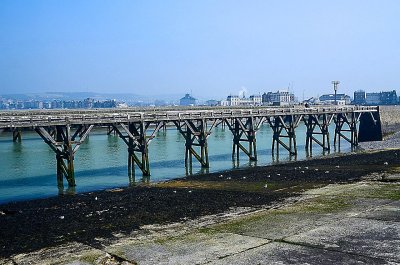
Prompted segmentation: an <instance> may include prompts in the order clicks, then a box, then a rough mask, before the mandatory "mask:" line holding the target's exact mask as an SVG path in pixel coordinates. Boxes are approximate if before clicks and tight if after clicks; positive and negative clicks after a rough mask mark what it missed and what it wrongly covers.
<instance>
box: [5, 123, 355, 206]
mask: <svg viewBox="0 0 400 265" xmlns="http://www.w3.org/2000/svg"><path fill="white" fill-rule="evenodd" d="M331 127H332V128H331V129H333V126H331ZM296 134H297V144H298V156H297V159H298V160H299V159H304V158H306V153H305V127H303V126H300V127H299V128H297V129H296ZM331 138H332V139H331V141H333V133H331ZM208 141H209V159H210V169H209V172H216V171H221V170H227V169H232V168H233V167H235V165H234V164H233V162H232V153H231V152H232V133H231V132H230V131H229V130H228V128H225V129H222V128H215V129H214V130H213V132H212V134H211V136H210V137H209V139H208ZM271 141H272V130H271V129H270V128H269V127H268V126H267V125H264V126H262V127H261V129H260V130H259V131H258V133H257V151H258V161H257V165H267V164H271V163H273V162H276V158H275V161H274V159H273V157H272V153H271V145H272V142H271ZM348 149H349V145H348V144H347V143H345V142H344V141H343V140H342V150H348ZM149 152H150V153H149V156H150V170H151V177H150V181H162V180H168V179H172V178H177V177H181V176H185V174H186V170H185V166H184V155H185V154H184V139H183V137H182V136H181V135H180V134H179V133H178V131H177V130H176V129H174V128H169V129H168V130H167V131H166V132H159V133H158V134H157V136H156V138H155V139H154V140H153V141H152V142H151V144H150V147H149ZM313 155H314V157H315V156H317V155H322V149H321V148H320V147H317V146H316V145H315V146H314V150H313ZM287 160H289V155H288V153H287V151H286V150H283V148H282V149H281V152H280V157H279V161H287ZM195 161H196V163H195ZM254 165H255V164H254V163H251V164H250V163H249V162H248V158H247V156H246V155H244V154H243V153H241V157H240V167H249V166H254ZM127 172H128V169H127V147H126V145H125V143H124V142H123V141H122V140H121V139H120V138H118V137H117V136H108V135H106V133H105V131H103V130H101V129H98V130H95V131H93V132H91V134H90V136H89V138H88V139H87V140H86V141H85V143H84V144H82V145H81V147H80V149H79V151H78V152H77V153H76V156H75V178H76V183H77V186H76V188H75V191H76V192H84V191H93V190H100V189H105V188H113V187H121V186H128V185H135V183H141V182H143V181H146V180H143V179H142V177H141V173H140V170H139V169H137V170H136V179H134V180H133V179H129V177H128V174H127ZM192 172H193V173H194V174H196V173H201V167H200V166H199V163H197V160H195V159H194V158H193V171H192ZM65 186H66V187H67V185H66V184H65ZM59 192H60V191H59V190H58V188H57V180H56V163H55V154H54V152H53V151H52V150H51V149H50V148H49V147H48V146H47V144H45V143H44V142H43V140H42V139H41V138H39V136H38V135H37V134H36V133H35V132H23V135H22V142H21V143H14V142H12V135H11V133H9V132H7V133H6V132H0V204H1V203H5V202H9V201H17V200H26V199H33V198H42V197H49V196H54V195H57V194H58V193H59ZM61 192H68V190H64V191H61Z"/></svg>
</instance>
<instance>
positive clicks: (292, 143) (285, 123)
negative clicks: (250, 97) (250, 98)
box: [267, 115, 301, 156]
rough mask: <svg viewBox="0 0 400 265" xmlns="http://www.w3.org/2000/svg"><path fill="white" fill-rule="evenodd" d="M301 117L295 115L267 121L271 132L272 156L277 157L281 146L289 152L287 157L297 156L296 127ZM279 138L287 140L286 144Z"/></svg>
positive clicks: (274, 117) (271, 118) (277, 117)
mask: <svg viewBox="0 0 400 265" xmlns="http://www.w3.org/2000/svg"><path fill="white" fill-rule="evenodd" d="M300 118H301V117H296V116H295V115H283V116H273V117H269V118H268V119H267V121H268V123H269V125H270V127H271V128H272V131H273V136H272V154H275V148H276V154H277V155H278V156H279V147H280V146H282V147H283V148H284V149H286V150H287V151H288V152H289V155H297V143H296V132H295V130H296V127H297V125H298V124H299V121H300ZM281 138H288V143H285V142H283V141H282V140H281Z"/></svg>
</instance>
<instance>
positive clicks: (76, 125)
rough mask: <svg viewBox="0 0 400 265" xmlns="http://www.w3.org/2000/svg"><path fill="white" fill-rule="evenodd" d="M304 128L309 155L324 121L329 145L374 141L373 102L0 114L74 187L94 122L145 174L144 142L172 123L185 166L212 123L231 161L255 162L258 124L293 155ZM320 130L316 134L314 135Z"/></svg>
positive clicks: (203, 148)
mask: <svg viewBox="0 0 400 265" xmlns="http://www.w3.org/2000/svg"><path fill="white" fill-rule="evenodd" d="M301 123H304V125H305V126H306V149H307V152H308V153H309V154H312V149H313V144H317V146H320V147H321V148H322V149H323V150H324V151H329V150H330V148H331V144H330V141H331V139H330V135H329V127H330V126H334V132H335V134H334V143H333V144H334V146H338V147H339V148H340V141H341V139H343V140H345V141H347V142H349V143H350V144H351V145H352V146H357V145H358V142H359V141H379V140H382V131H381V121H380V115H379V107H365V106H340V107H339V106H336V107H312V108H304V107H287V108H271V107H269V108H267V107H258V108H208V109H198V108H196V109H177V110H171V109H146V110H141V111H137V110H135V109H102V110H36V111H3V112H0V130H1V129H5V130H10V131H11V132H12V137H13V140H14V141H21V139H22V138H23V137H22V129H23V128H29V129H33V130H35V131H36V132H37V133H38V135H40V137H41V138H42V139H43V140H44V142H45V143H47V144H48V145H49V146H50V148H51V149H52V150H53V151H54V153H55V157H56V161H57V180H58V184H59V186H62V185H63V180H64V178H65V179H66V180H67V182H68V184H69V186H75V177H74V156H75V153H76V152H77V151H78V149H79V147H80V145H81V144H83V143H84V141H85V139H86V138H87V137H88V135H89V133H90V131H91V130H92V129H93V128H94V127H95V126H98V127H99V126H101V127H106V128H108V130H107V133H108V134H111V133H114V134H116V135H118V136H119V137H120V138H121V139H122V140H123V141H124V142H125V143H126V145H127V149H128V171H129V172H128V173H129V174H130V175H132V174H134V171H135V166H136V167H137V168H139V169H140V171H141V172H142V174H143V175H145V176H149V175H150V161H149V151H148V146H149V144H150V143H151V141H152V140H153V139H154V138H155V137H156V135H157V132H158V131H159V130H160V129H165V128H166V126H167V125H168V126H174V127H175V128H176V129H177V130H178V131H179V132H180V133H181V134H182V136H183V137H184V139H185V156H184V157H185V166H186V167H191V166H192V163H193V157H194V158H195V159H196V160H197V161H198V162H199V163H200V164H201V166H202V167H204V168H208V167H209V166H210V161H209V158H208V144H207V138H208V137H209V135H210V134H211V133H212V130H213V128H215V127H216V126H226V127H227V128H229V131H230V132H231V133H232V135H233V143H232V159H237V160H239V152H243V153H244V154H246V155H247V156H248V158H249V160H251V161H257V146H256V133H257V131H258V130H259V129H260V127H261V125H262V124H268V125H269V126H270V127H271V129H272V131H273V139H272V152H273V153H274V154H277V155H279V151H280V149H283V150H286V151H287V152H288V154H289V155H290V156H296V155H297V142H296V128H297V127H298V126H299V125H300V124H301ZM318 135H320V136H321V137H319V136H318Z"/></svg>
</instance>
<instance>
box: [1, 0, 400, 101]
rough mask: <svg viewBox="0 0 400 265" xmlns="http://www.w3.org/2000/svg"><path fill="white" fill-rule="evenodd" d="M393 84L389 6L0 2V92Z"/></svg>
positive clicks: (397, 18)
mask: <svg viewBox="0 0 400 265" xmlns="http://www.w3.org/2000/svg"><path fill="white" fill-rule="evenodd" d="M332 80H340V82H341V84H340V86H339V92H345V93H348V94H352V92H353V91H354V90H357V89H364V90H367V91H372V90H386V89H397V88H398V87H399V84H400V82H399V81H400V1H398V0H392V1H389V0H379V1H378V0H376V1H368V0H362V1H361V0H360V1H356V0H354V1H352V0H342V1H340V0H339V1H336V0H335V1H331V0H329V1H328V0H327V1H324V0H315V1H311V0H304V1H297V0H291V1H289V0H276V1H268V0H261V1H249V0H247V1H240V0H229V1H223V0H218V1H215V0H199V1H187V0H182V1H172V0H170V1H164V0H160V1H151V0H146V1H144V0H143V1H134V0H129V1H116V0H112V1H111V0H110V1H101V0H93V1H90V0H79V1H78V0H67V1H61V0H48V1H44V0H34V1H33V0H26V1H20V0H2V1H0V94H4V93H26V92H39V91H40V92H43V91H93V92H131V93H136V94H143V95H152V94H165V93H182V94H183V93H185V92H190V91H193V95H194V96H197V97H200V98H223V97H225V96H226V95H227V94H229V93H238V92H239V90H241V89H242V88H245V89H247V91H249V93H251V94H253V93H259V92H264V91H271V90H272V91H275V90H277V89H282V88H286V87H288V85H289V83H291V86H292V91H294V92H295V94H296V95H297V96H298V97H299V98H300V99H301V98H302V94H303V92H304V94H305V96H306V97H307V96H316V95H320V94H323V93H328V92H331V91H332V85H331V81H332Z"/></svg>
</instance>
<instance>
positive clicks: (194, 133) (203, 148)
mask: <svg viewBox="0 0 400 265" xmlns="http://www.w3.org/2000/svg"><path fill="white" fill-rule="evenodd" d="M195 123H196V124H195ZM174 124H175V126H176V128H177V129H178V131H179V132H180V133H181V135H182V136H183V137H184V138H185V166H186V168H188V167H189V168H191V167H192V166H193V157H194V158H196V160H197V161H198V162H199V163H200V164H201V166H202V167H203V168H209V167H210V162H209V158H208V143H207V138H208V136H209V135H210V133H211V130H212V128H213V127H214V126H215V124H216V121H215V120H214V122H213V123H212V126H211V128H210V129H208V128H207V125H208V124H207V120H206V119H197V120H183V121H182V122H181V121H174ZM194 147H198V149H199V150H195V148H194Z"/></svg>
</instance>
